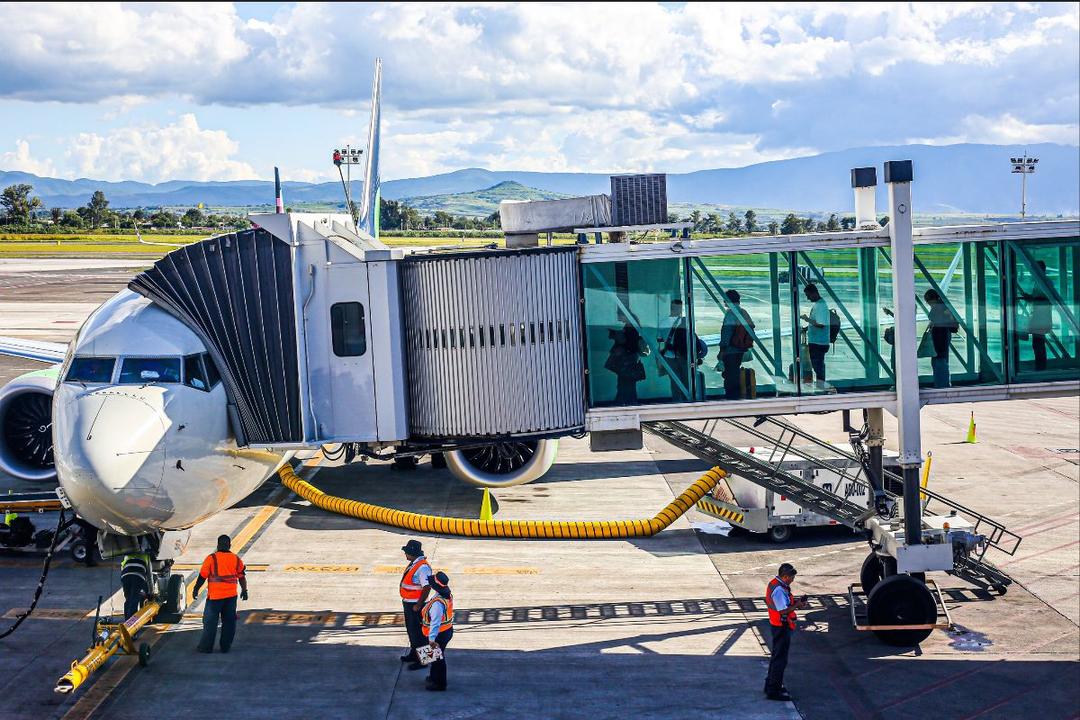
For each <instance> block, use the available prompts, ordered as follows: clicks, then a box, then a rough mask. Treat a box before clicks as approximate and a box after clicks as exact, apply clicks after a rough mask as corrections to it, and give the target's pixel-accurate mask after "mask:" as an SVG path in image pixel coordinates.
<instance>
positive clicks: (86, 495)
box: [0, 62, 555, 579]
mask: <svg viewBox="0 0 1080 720" xmlns="http://www.w3.org/2000/svg"><path fill="white" fill-rule="evenodd" d="M380 101H381V62H377V63H376V68H375V78H374V82H373V90H372V106H371V119H370V127H369V137H368V148H367V168H366V180H365V186H364V188H365V189H364V197H363V204H362V208H361V212H360V220H359V222H358V223H357V224H356V225H355V226H354V227H355V230H356V235H358V236H359V237H360V238H362V239H363V240H364V242H365V243H366V244H367V245H368V246H369V247H376V248H378V247H381V248H385V247H386V246H385V245H383V244H382V243H379V241H378V208H379V205H378V203H379V169H378V162H379V139H380V107H379V106H380ZM278 192H280V191H278ZM280 206H281V203H280V201H279V202H278V212H281V207H280ZM0 354H4V355H10V356H15V357H21V358H24V359H30V360H35V361H39V362H42V363H46V364H48V365H49V367H48V368H47V369H44V370H39V371H35V372H31V373H28V374H26V375H23V376H21V377H18V378H15V379H14V380H12V381H11V382H9V383H8V384H7V385H5V386H4V387H3V388H0V469H2V470H3V471H4V472H6V473H8V474H9V475H12V476H14V477H17V478H21V479H24V480H29V481H38V482H50V481H53V480H54V479H55V480H58V481H59V485H60V489H61V491H62V494H63V496H65V497H66V499H67V501H68V502H69V503H70V505H71V506H72V507H73V508H74V509H75V511H76V512H77V513H78V515H79V516H80V517H82V518H83V519H84V520H85V521H87V522H89V523H90V524H92V525H94V526H95V527H97V528H98V529H99V531H100V532H99V541H98V542H99V547H100V548H101V549H102V550H103V551H104V552H103V554H106V556H114V555H117V554H120V553H121V552H123V551H125V550H128V549H131V548H133V547H135V546H138V547H139V548H141V549H143V550H148V551H150V552H151V553H152V554H153V556H154V557H155V558H156V559H157V560H159V561H166V560H170V559H174V558H175V557H177V556H178V555H179V554H181V553H182V551H183V547H184V546H185V545H186V543H187V536H188V534H189V532H190V528H192V527H193V526H195V525H197V524H198V523H200V522H202V521H204V520H206V519H207V518H209V517H211V516H213V515H215V514H216V513H219V512H221V511H222V510H225V509H227V508H229V507H231V506H233V505H235V504H236V503H237V502H239V501H241V500H242V499H244V498H245V497H247V496H248V495H250V494H251V493H252V492H254V491H255V490H256V489H257V488H258V487H259V486H260V485H262V484H263V483H264V482H266V481H267V480H268V479H269V478H270V477H271V476H273V475H274V473H275V472H276V470H278V469H279V468H280V467H281V466H282V465H283V464H284V463H286V462H288V461H289V460H290V459H291V458H292V455H293V451H291V450H282V451H277V450H274V449H272V448H262V449H260V448H254V447H242V446H240V445H239V444H238V443H237V439H236V437H235V435H234V433H233V431H232V426H231V424H230V418H229V414H228V411H227V398H226V389H225V384H224V383H223V382H222V376H221V373H220V372H219V370H218V368H217V367H215V364H214V361H213V360H212V358H211V354H210V353H209V352H208V350H207V347H206V345H205V344H204V342H203V341H202V340H201V339H200V337H199V335H197V334H196V333H195V332H194V331H193V330H192V329H191V328H190V327H188V326H187V325H185V324H184V323H183V322H181V321H180V320H178V319H177V318H176V317H174V316H173V315H171V314H169V313H168V312H166V311H165V310H163V309H162V308H161V307H159V306H157V305H156V304H154V303H153V302H152V301H151V300H150V299H148V298H146V297H144V296H143V295H140V294H138V293H136V292H134V291H132V290H131V289H124V290H121V291H120V292H118V293H117V294H116V295H114V296H113V297H112V298H110V299H109V300H107V301H106V302H105V303H104V304H102V305H101V306H100V307H98V308H97V309H96V310H95V311H94V312H93V313H92V314H91V315H90V316H89V317H88V318H87V320H86V321H85V323H84V324H83V325H82V326H81V328H80V329H79V330H78V332H77V333H76V335H75V337H74V339H73V340H72V341H71V342H70V343H69V344H68V345H66V346H65V345H61V344H56V343H46V342H38V341H28V340H19V339H15V338H0ZM554 442H555V441H554V440H543V439H541V440H537V441H533V442H532V443H531V444H529V443H525V444H522V443H506V444H505V446H503V445H496V446H488V447H483V446H480V447H477V446H474V447H471V448H466V449H463V450H456V449H452V448H449V447H448V448H446V450H445V451H444V452H442V453H441V457H444V458H445V460H446V464H447V466H448V467H449V469H450V470H451V472H452V473H454V474H455V475H457V476H458V477H461V478H462V479H464V480H466V481H468V482H471V483H473V484H477V485H485V484H490V485H492V486H505V485H509V484H519V483H522V482H529V481H531V480H534V479H536V478H538V477H540V476H542V475H543V474H544V473H545V472H546V471H547V470H548V469H549V468H550V467H551V464H552V463H553V461H554V450H553V449H548V450H545V447H546V446H547V445H548V444H553V443H554ZM552 447H553V446H552ZM398 452H399V457H400V458H401V459H402V460H405V461H411V462H412V463H415V457H416V454H417V452H416V450H415V449H412V452H411V453H410V452H402V449H401V448H398ZM440 459H441V458H440ZM107 548H108V550H106V549H107ZM156 565H157V564H156ZM167 565H168V563H166V567H165V570H166V571H167ZM165 579H167V578H165Z"/></svg>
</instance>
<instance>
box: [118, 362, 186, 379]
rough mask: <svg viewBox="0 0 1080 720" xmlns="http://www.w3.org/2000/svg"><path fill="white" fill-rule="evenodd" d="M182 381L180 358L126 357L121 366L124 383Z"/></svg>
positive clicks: (121, 376)
mask: <svg viewBox="0 0 1080 720" xmlns="http://www.w3.org/2000/svg"><path fill="white" fill-rule="evenodd" d="M153 382H156V383H178V382H180V358H124V364H123V365H121V366H120V383H121V384H122V385H142V384H144V383H153Z"/></svg>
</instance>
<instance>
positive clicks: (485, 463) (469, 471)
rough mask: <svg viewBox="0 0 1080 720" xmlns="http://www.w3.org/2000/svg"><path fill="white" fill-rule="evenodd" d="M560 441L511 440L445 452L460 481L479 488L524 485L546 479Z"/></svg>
mask: <svg viewBox="0 0 1080 720" xmlns="http://www.w3.org/2000/svg"><path fill="white" fill-rule="evenodd" d="M558 449H559V441H558V440H554V439H545V440H508V441H505V442H499V443H492V444H491V445H483V446H481V447H474V448H466V449H463V450H451V451H449V452H446V453H443V456H444V457H445V458H446V466H447V467H448V468H450V472H452V473H453V474H454V476H455V477H457V478H458V479H460V480H464V481H465V482H467V483H469V484H470V485H475V486H477V487H488V488H499V487H510V486H512V485H523V484H524V483H528V482H532V481H533V480H536V479H537V478H540V477H542V476H543V475H544V474H545V473H546V472H547V471H548V470H549V469H550V468H551V465H552V463H554V462H555V455H556V453H557V452H558Z"/></svg>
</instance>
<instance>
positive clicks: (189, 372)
mask: <svg viewBox="0 0 1080 720" xmlns="http://www.w3.org/2000/svg"><path fill="white" fill-rule="evenodd" d="M184 384H185V385H187V386H189V387H193V388H195V389H196V390H209V389H210V384H209V383H207V382H206V372H205V371H204V370H203V364H202V355H188V356H187V357H185V358H184Z"/></svg>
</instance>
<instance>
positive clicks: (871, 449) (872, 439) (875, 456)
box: [866, 408, 885, 493]
mask: <svg viewBox="0 0 1080 720" xmlns="http://www.w3.org/2000/svg"><path fill="white" fill-rule="evenodd" d="M866 424H867V426H868V428H869V429H870V432H869V433H868V436H867V438H866V447H867V452H868V453H869V455H870V476H871V477H870V483H871V485H873V486H874V492H875V493H881V491H882V490H884V489H885V485H884V481H883V478H884V477H885V475H884V473H883V470H884V468H883V462H882V452H881V450H882V447H883V446H884V445H885V411H884V410H882V409H881V408H867V410H866Z"/></svg>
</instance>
